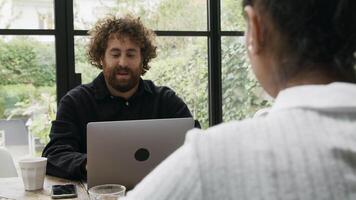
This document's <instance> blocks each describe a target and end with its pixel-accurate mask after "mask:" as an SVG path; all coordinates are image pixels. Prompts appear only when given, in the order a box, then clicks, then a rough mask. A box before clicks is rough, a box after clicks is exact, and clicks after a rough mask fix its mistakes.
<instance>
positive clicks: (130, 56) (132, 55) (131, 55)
mask: <svg viewBox="0 0 356 200" xmlns="http://www.w3.org/2000/svg"><path fill="white" fill-rule="evenodd" d="M127 57H129V58H133V57H135V54H128V55H127Z"/></svg>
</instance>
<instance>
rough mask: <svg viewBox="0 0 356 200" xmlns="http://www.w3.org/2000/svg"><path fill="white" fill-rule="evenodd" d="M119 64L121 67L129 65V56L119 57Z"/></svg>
mask: <svg viewBox="0 0 356 200" xmlns="http://www.w3.org/2000/svg"><path fill="white" fill-rule="evenodd" d="M118 64H119V66H121V67H127V65H128V62H127V58H126V56H121V57H120V58H119V63H118Z"/></svg>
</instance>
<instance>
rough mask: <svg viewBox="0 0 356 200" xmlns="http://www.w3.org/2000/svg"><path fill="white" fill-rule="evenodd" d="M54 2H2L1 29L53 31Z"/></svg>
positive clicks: (41, 0)
mask: <svg viewBox="0 0 356 200" xmlns="http://www.w3.org/2000/svg"><path fill="white" fill-rule="evenodd" d="M53 2H54V1H53V0H0V28H1V29H53V28H54V9H53Z"/></svg>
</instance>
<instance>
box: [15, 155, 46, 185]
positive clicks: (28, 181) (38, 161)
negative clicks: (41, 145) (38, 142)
mask: <svg viewBox="0 0 356 200" xmlns="http://www.w3.org/2000/svg"><path fill="white" fill-rule="evenodd" d="M46 165H47V158H43V157H35V158H24V159H21V160H20V161H19V166H20V168H21V175H22V181H23V183H24V186H25V190H39V189H42V188H43V183H44V178H45V175H46Z"/></svg>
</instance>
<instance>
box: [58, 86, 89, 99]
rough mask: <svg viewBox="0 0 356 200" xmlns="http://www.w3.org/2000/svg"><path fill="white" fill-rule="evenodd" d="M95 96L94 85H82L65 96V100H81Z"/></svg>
mask: <svg viewBox="0 0 356 200" xmlns="http://www.w3.org/2000/svg"><path fill="white" fill-rule="evenodd" d="M92 95H93V84H92V83H88V84H81V85H78V86H76V87H74V88H73V89H71V90H69V91H68V92H67V94H65V95H64V96H63V98H62V99H63V100H65V99H77V100H79V99H81V98H87V97H88V96H92Z"/></svg>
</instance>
